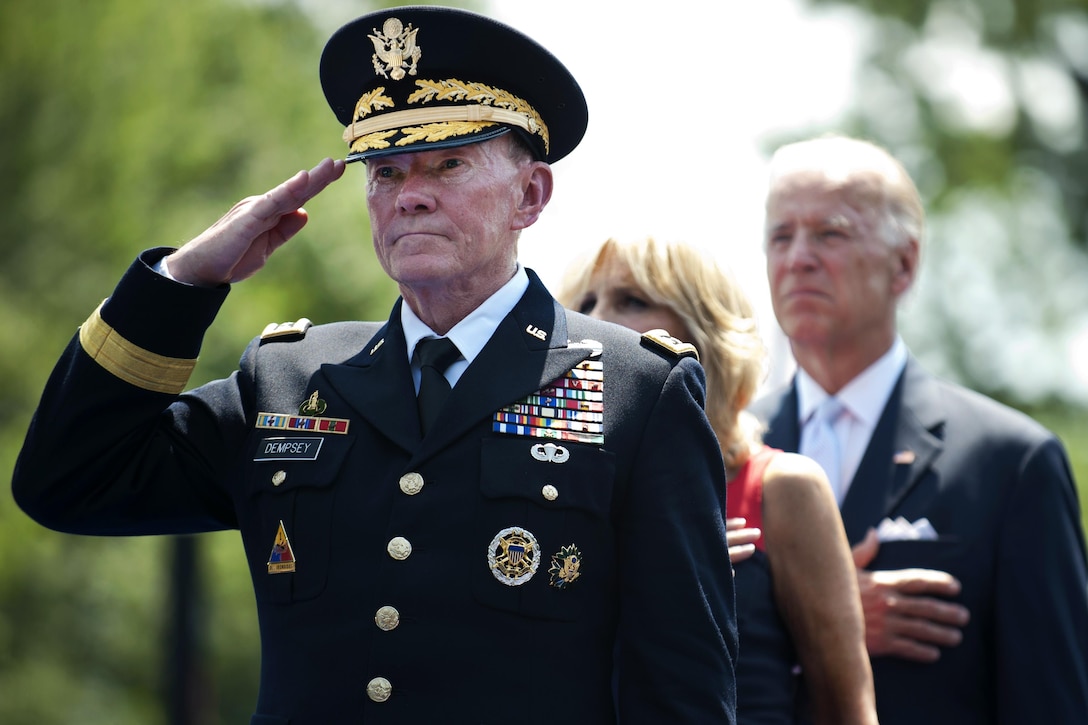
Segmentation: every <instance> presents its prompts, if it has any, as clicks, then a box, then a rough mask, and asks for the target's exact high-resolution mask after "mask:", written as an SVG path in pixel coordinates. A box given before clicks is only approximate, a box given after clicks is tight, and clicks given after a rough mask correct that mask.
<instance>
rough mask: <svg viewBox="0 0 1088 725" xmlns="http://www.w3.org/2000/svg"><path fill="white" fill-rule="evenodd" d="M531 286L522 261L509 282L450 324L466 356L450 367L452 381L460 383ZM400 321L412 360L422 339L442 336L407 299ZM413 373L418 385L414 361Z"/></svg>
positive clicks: (410, 359) (409, 360)
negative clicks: (463, 374)
mask: <svg viewBox="0 0 1088 725" xmlns="http://www.w3.org/2000/svg"><path fill="white" fill-rule="evenodd" d="M528 288H529V275H528V274H526V272H525V268H524V267H522V266H521V265H520V264H519V265H518V268H517V271H516V272H514V276H513V277H511V278H510V281H509V282H507V283H506V284H504V285H503V286H502V287H500V288H499V289H498V290H496V291H495V293H494V294H492V295H491V296H490V297H488V298H487V299H486V300H484V301H483V303H482V304H480V306H479V307H477V308H476V309H475V310H473V311H472V312H470V313H469V314H468V316H467V317H465V319H463V320H461V321H460V322H458V323H457V324H456V325H454V326H453V327H452V328H450V331H449V332H447V333H446V335H445V336H446V337H448V338H449V339H451V340H453V343H454V344H455V345H457V349H458V350H460V351H461V356H462V358H463V359H461V360H458V361H457V362H455V363H453V364H452V365H450V366H449V368H448V369H447V370H446V379H447V380H449V381H450V385H455V384H456V383H457V381H458V380H459V379H460V378H461V374H462V373H463V372H464V371H465V369H466V368H467V367H468V366H469V364H470V363H471V362H472V361H473V360H475V359H476V356H477V355H479V354H480V351H481V350H483V349H484V345H486V344H487V341H488V340H490V339H491V336H492V335H493V334H495V330H496V328H498V326H499V323H500V322H502V320H503V318H505V317H506V316H507V315H508V314H510V311H511V310H513V309H514V306H515V305H516V304H517V303H518V300H520V299H521V297H522V295H524V294H525V290H527V289H528ZM400 324H401V327H402V328H403V329H404V342H405V344H406V347H407V349H408V363H409V364H411V362H412V356H413V355H414V354H415V350H416V344H417V343H419V341H420V340H422V339H423V338H425V337H441V336H440V335H438V334H437V333H436V332H435V331H434V330H432V329H431V328H430V327H428V326H427V325H426V324H425V323H424V322H423V321H422V320H420V319H419V317H418V316H417V315H416V313H415V312H413V311H412V308H411V307H409V306H408V305H407V304H405V303H402V304H401V306H400ZM412 374H413V376H414V377H415V381H416V386H417V388H418V386H419V370H418V369H417V368H416V366H414V365H413V371H412Z"/></svg>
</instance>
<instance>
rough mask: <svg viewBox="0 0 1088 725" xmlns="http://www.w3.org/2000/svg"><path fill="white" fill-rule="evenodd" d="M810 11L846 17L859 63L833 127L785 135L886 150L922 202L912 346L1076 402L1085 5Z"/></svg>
mask: <svg viewBox="0 0 1088 725" xmlns="http://www.w3.org/2000/svg"><path fill="white" fill-rule="evenodd" d="M807 4H809V5H810V6H812V7H813V8H815V9H816V10H817V11H824V12H835V13H840V14H845V15H848V16H850V17H852V19H853V20H854V21H855V24H856V27H858V28H859V32H858V41H859V43H860V44H861V46H862V48H863V51H862V55H863V58H862V63H861V65H860V68H859V70H858V73H857V77H856V79H855V80H856V83H855V94H854V95H855V99H856V100H855V102H854V104H853V107H852V108H851V109H849V112H848V113H847V115H846V117H845V119H843V121H842V122H841V123H839V124H837V125H836V128H835V129H822V128H821V129H802V130H801V131H800V133H799V134H797V135H810V134H812V133H818V132H821V131H825V130H842V131H845V132H847V133H851V134H854V135H860V136H863V137H867V138H871V139H873V140H875V141H877V142H879V143H881V144H883V145H885V146H887V147H888V148H890V149H891V150H892V151H893V152H894V153H895V154H896V155H897V156H899V157H900V158H901V159H903V160H904V162H905V164H906V165H907V167H908V169H909V171H910V172H911V174H912V175H913V176H914V178H915V179H916V180H917V181H918V185H919V188H920V191H921V192H922V195H923V197H924V198H925V200H926V203H927V207H928V209H929V217H930V219H929V220H930V231H929V234H928V240H927V247H926V250H925V253H924V254H923V267H924V269H923V274H922V276H921V279H920V281H919V284H918V285H917V286H916V289H915V290H914V292H913V293H912V296H911V299H910V300H909V304H908V305H907V307H906V308H905V314H904V315H903V330H904V335H905V336H906V337H907V340H908V342H909V343H910V345H911V348H912V350H913V351H914V352H915V353H916V354H918V355H919V356H920V357H922V358H923V359H924V360H925V361H926V362H927V363H928V364H929V365H930V366H931V367H933V368H935V369H936V370H938V371H939V372H941V373H943V374H945V375H947V376H949V377H952V378H956V379H959V380H961V381H963V382H965V383H967V384H969V385H970V386H971V387H974V388H977V389H980V390H982V391H984V392H987V393H989V394H991V395H994V396H996V397H1000V398H1003V399H1005V400H1008V401H1011V402H1014V403H1017V404H1021V405H1027V404H1031V405H1038V404H1043V403H1045V402H1047V401H1056V402H1058V403H1060V404H1063V405H1067V406H1084V405H1088V363H1085V361H1084V360H1083V359H1082V360H1079V361H1078V360H1077V359H1076V353H1075V350H1077V349H1081V348H1084V347H1085V346H1088V312H1085V310H1088V285H1085V284H1084V283H1083V280H1084V278H1085V275H1088V236H1086V225H1085V220H1086V219H1088V215H1086V213H1085V209H1088V147H1086V144H1085V134H1086V132H1088V130H1086V128H1085V124H1084V119H1085V118H1086V114H1085V111H1086V110H1088V102H1086V101H1088V99H1086V95H1085V91H1086V88H1088V51H1086V50H1085V49H1086V48H1088V40H1086V38H1088V2H1085V0H1065V1H1063V2H1056V1H1053V2H1026V1H1025V2H1015V1H1013V0H921V1H919V2H905V1H900V2H871V1H870V0H853V1H851V0H808V3H807ZM782 140H783V139H775V140H774V142H775V144H777V143H779V142H781V141H782ZM1081 357H1082V358H1083V353H1081Z"/></svg>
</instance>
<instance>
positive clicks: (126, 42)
mask: <svg viewBox="0 0 1088 725" xmlns="http://www.w3.org/2000/svg"><path fill="white" fill-rule="evenodd" d="M364 10H365V8H360V7H352V8H345V11H346V12H350V13H358V12H363V11H364ZM326 34H327V31H326V29H321V30H315V28H314V27H313V24H312V22H311V19H310V17H308V16H306V15H305V14H303V12H302V11H301V10H300V9H299V8H298V7H296V6H295V5H294V4H293V3H290V2H260V3H237V2H235V3H232V2H226V1H224V0H218V1H217V0H187V1H186V2H184V3H148V2H143V1H142V0H97V1H96V2H93V3H89V2H61V1H60V0H38V1H37V2H8V3H2V4H0V137H2V138H3V142H2V143H0V170H2V173H0V195H2V198H3V199H4V202H5V203H4V213H3V214H0V245H2V247H0V248H2V250H3V256H4V264H3V265H0V315H2V318H3V319H4V320H5V323H4V324H3V325H0V349H3V350H4V354H3V355H0V398H2V400H3V401H4V405H2V406H0V465H2V467H3V470H6V471H9V472H10V471H11V470H12V468H13V467H14V464H15V456H16V454H17V451H18V447H19V446H20V444H21V443H22V436H23V434H24V432H25V430H26V426H27V424H28V422H29V419H30V416H31V414H32V412H33V410H34V407H35V405H36V402H37V398H38V395H39V394H40V392H41V389H42V387H43V385H44V383H45V380H46V377H47V376H48V374H49V372H50V370H51V368H52V365H53V363H54V361H55V360H56V358H57V356H58V355H59V354H60V352H61V350H62V349H63V348H64V346H65V345H66V344H67V343H68V340H69V339H70V338H71V336H72V334H73V332H74V331H75V330H76V328H77V326H78V325H79V324H81V323H82V321H83V320H84V319H86V317H87V316H88V314H90V312H91V311H92V310H93V309H94V308H95V306H96V305H97V304H98V303H99V302H101V301H102V299H103V298H105V297H106V296H108V295H109V294H110V292H111V290H112V287H113V285H114V284H115V282H116V280H117V279H118V278H119V276H120V274H121V273H122V272H123V271H124V269H125V268H126V267H127V266H128V265H129V264H130V262H131V260H132V259H133V258H134V257H135V255H136V254H137V253H138V252H139V251H141V250H142V249H145V248H148V247H153V246H159V245H168V246H169V245H178V244H180V243H182V242H184V241H185V240H186V239H188V238H190V237H192V236H193V235H194V234H196V233H197V232H199V231H200V230H201V229H203V228H204V227H206V226H207V225H208V224H210V223H211V222H212V221H214V220H215V219H216V218H218V217H219V216H220V215H222V214H223V213H224V212H226V211H227V209H228V208H229V207H230V205H231V204H233V203H234V202H235V201H236V200H238V199H240V198H242V197H244V196H247V195H250V194H256V193H262V192H264V191H265V190H266V189H267V188H269V187H270V186H272V185H274V184H276V183H278V182H279V181H281V180H282V179H285V178H287V177H288V176H290V175H292V174H293V173H294V172H296V171H297V170H298V169H301V168H309V167H311V166H313V165H315V164H316V163H317V162H318V161H320V160H321V158H323V157H325V156H335V155H341V154H343V153H344V150H345V149H344V147H343V143H342V141H341V140H340V132H341V130H342V129H341V126H340V125H339V124H338V122H337V121H336V119H335V118H334V117H333V115H332V113H331V112H330V111H329V110H328V107H327V106H326V104H325V101H324V97H323V95H322V92H321V89H320V85H319V83H318V77H317V66H318V58H319V55H320V51H321V47H322V44H323V42H324V39H325V37H326ZM307 209H308V211H309V213H310V223H309V225H308V226H307V227H306V229H304V230H303V232H302V233H301V234H300V235H299V236H298V237H296V239H295V240H293V241H292V242H291V244H290V245H289V246H288V247H287V248H285V249H284V250H282V251H281V252H279V253H278V254H277V255H276V256H275V257H273V258H272V260H271V262H270V264H269V265H268V267H267V268H266V269H265V270H264V271H263V272H262V274H260V275H258V276H257V277H255V278H254V279H252V280H249V281H247V282H245V283H243V284H240V285H236V286H235V288H234V289H233V290H232V292H231V295H230V297H229V298H228V300H227V303H226V305H225V308H224V310H223V314H222V315H221V316H220V319H219V320H218V321H217V322H216V325H215V326H214V327H213V328H212V330H211V332H210V333H209V336H208V338H207V340H206V341H205V345H204V349H203V351H202V358H201V362H200V365H199V366H198V368H197V371H196V373H195V375H194V378H193V381H192V383H193V384H194V385H195V384H197V383H200V382H203V381H205V380H207V379H210V378H213V377H219V376H222V375H224V374H226V373H228V372H229V371H230V370H232V369H233V368H234V366H235V365H236V363H237V359H238V356H239V355H240V353H241V351H242V349H243V347H244V346H245V344H246V342H247V341H248V340H249V339H251V338H252V337H253V336H254V335H256V334H258V333H259V332H260V331H261V329H262V328H263V327H264V326H265V324H266V323H268V322H281V321H284V320H293V319H297V318H299V317H309V318H310V319H312V320H313V321H314V322H317V323H320V322H326V321H331V320H334V319H343V318H362V319H380V318H384V317H385V316H386V315H387V314H388V310H389V307H390V305H391V304H392V302H393V300H394V299H395V295H396V290H395V287H394V286H393V285H392V283H390V282H389V281H388V280H387V279H386V277H385V276H384V275H383V274H382V272H381V270H380V269H379V267H378V265H377V264H376V262H375V261H374V257H373V252H372V251H371V249H370V241H369V236H370V235H369V228H368V221H367V219H366V212H365V197H364V185H363V173H362V169H361V167H352V168H349V170H348V172H347V174H346V176H345V178H344V179H342V180H341V181H340V182H339V183H338V184H336V185H334V186H333V187H331V188H330V189H328V190H327V191H326V192H325V193H324V194H322V195H321V196H319V197H318V198H316V199H314V200H313V201H312V202H311V203H310V204H308V205H307ZM162 324H163V325H165V326H169V325H170V324H172V321H171V319H170V318H169V317H168V316H167V317H164V319H163V320H162ZM103 424H108V419H107V418H105V417H104V419H103ZM0 541H2V542H3V545H4V548H5V549H6V550H7V551H8V552H9V556H8V557H6V559H7V565H6V566H5V567H3V568H2V569H0V722H4V723H8V724H10V725H23V724H27V725H30V724H33V725H50V724H51V723H73V722H79V723H83V724H85V725H94V724H96V723H110V725H126V724H128V723H132V724H133V725H136V724H139V725H149V724H150V725H154V723H162V722H166V714H165V712H164V705H163V703H164V701H165V700H166V692H167V688H168V684H169V683H167V682H165V681H164V676H163V671H164V670H163V662H164V660H165V658H166V653H165V652H164V647H163V641H164V634H165V632H166V630H167V629H168V625H169V622H168V621H166V620H167V618H168V617H169V616H170V606H169V604H170V603H169V601H167V595H166V592H167V582H168V580H169V577H170V571H171V561H172V558H171V557H172V545H173V540H171V539H165V538H161V539H156V538H141V539H129V540H126V539H95V538H86V537H72V536H65V535H61V534H55V533H52V532H49V531H45V530H43V529H41V528H40V527H38V526H37V525H36V524H34V523H33V522H31V521H30V520H29V519H27V518H26V517H25V516H24V515H23V514H22V513H21V512H19V511H18V510H17V509H16V507H15V505H14V503H13V502H12V500H11V495H10V489H9V488H8V487H7V486H4V487H3V488H2V489H0ZM199 556H200V561H201V562H202V563H203V566H204V567H205V569H206V571H207V576H206V577H205V582H206V583H205V585H204V589H205V594H206V596H205V598H204V599H203V606H204V608H205V611H206V612H207V613H208V615H209V616H208V618H207V622H208V625H207V626H208V629H207V630H206V631H205V632H204V634H205V643H206V646H207V647H208V648H209V650H210V652H211V654H212V657H211V658H210V660H209V661H210V662H211V665H209V666H210V667H211V668H212V669H211V671H209V672H207V673H205V678H206V681H207V682H208V685H209V692H208V693H207V696H208V700H209V702H210V703H211V704H210V705H209V711H208V712H207V718H206V719H204V720H203V722H208V723H214V722H219V721H221V722H231V723H234V722H246V721H247V719H248V716H249V713H250V712H251V711H252V705H253V701H254V698H255V695H256V685H255V683H256V677H257V663H258V661H259V652H258V643H257V639H256V620H255V606H254V603H253V593H252V589H251V586H250V583H249V577H248V572H247V569H246V567H245V562H244V557H243V554H242V549H241V545H240V541H239V537H238V534H237V532H224V533H222V534H215V535H211V536H208V537H201V548H200V549H199ZM300 666H304V663H300Z"/></svg>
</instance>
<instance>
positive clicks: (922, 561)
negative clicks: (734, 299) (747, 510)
mask: <svg viewBox="0 0 1088 725" xmlns="http://www.w3.org/2000/svg"><path fill="white" fill-rule="evenodd" d="M753 410H754V412H755V413H756V414H757V415H759V417H760V418H762V419H763V420H764V421H765V422H766V423H768V424H769V426H770V428H769V430H768V432H767V435H766V437H765V440H766V442H767V444H768V445H772V446H775V447H778V448H783V449H785V450H788V451H796V450H797V448H798V444H799V441H800V428H799V425H798V420H797V393H796V387H795V386H790V387H789V388H787V389H785V390H783V391H780V392H778V393H776V394H774V395H771V396H768V397H766V398H764V399H762V400H760V401H758V402H757V404H756V405H755V406H754V407H753ZM899 516H902V517H903V518H905V519H906V520H907V521H908V522H915V521H917V520H919V519H920V518H923V517H925V518H927V519H929V521H930V523H931V524H932V525H933V528H934V529H936V531H937V535H938V536H937V539H936V540H915V541H890V542H884V543H882V544H881V546H880V551H879V554H878V555H877V558H876V560H875V561H874V562H873V564H872V566H871V567H870V568H871V569H903V568H909V567H921V568H929V569H939V570H942V571H947V572H949V573H951V574H952V575H953V576H955V577H956V578H957V579H959V581H960V582H961V583H962V585H963V589H962V592H961V594H960V596H959V597H957V601H958V602H960V603H961V604H963V605H964V606H966V607H967V608H968V609H969V610H970V612H971V620H970V622H969V623H968V625H967V626H966V627H965V628H964V630H963V641H962V642H961V643H960V644H959V645H958V646H955V647H949V648H944V649H942V651H941V658H940V660H938V661H937V662H936V663H933V664H922V663H915V662H909V661H907V660H903V659H899V658H892V657H876V658H874V659H873V677H874V681H875V685H876V704H877V711H878V715H879V717H880V722H881V725H899V724H900V723H901V724H902V725H908V724H909V725H916V724H917V723H927V725H943V724H945V723H947V724H948V725H975V724H977V725H983V724H986V725H994V724H1008V725H1013V724H1016V725H1025V724H1029V723H1077V722H1083V723H1088V568H1086V564H1085V543H1084V533H1083V530H1082V528H1081V523H1080V509H1079V506H1078V503H1077V492H1076V488H1075V487H1074V485H1073V480H1072V474H1071V473H1070V470H1069V462H1068V459H1067V458H1066V455H1065V451H1064V450H1063V448H1062V446H1061V444H1060V442H1059V441H1058V440H1057V439H1056V438H1055V437H1054V436H1053V435H1052V434H1051V433H1049V432H1048V431H1046V430H1045V429H1044V428H1043V427H1042V426H1040V425H1038V424H1037V423H1036V422H1034V421H1033V420H1031V419H1030V418H1028V417H1027V416H1024V415H1022V414H1020V413H1018V412H1016V411H1013V410H1012V409H1010V408H1007V407H1005V406H1002V405H1000V404H998V403H996V402H994V401H992V400H990V399H988V398H985V397H983V396H981V395H978V394H976V393H973V392H971V391H969V390H966V389H964V388H962V387H959V386H956V385H952V384H949V383H947V382H944V381H942V380H939V379H937V378H935V377H933V376H932V375H929V374H927V373H926V372H925V371H924V370H923V369H922V368H921V366H920V365H919V364H918V363H917V361H915V360H914V359H913V358H912V359H909V360H908V362H907V366H906V369H905V371H904V372H903V375H902V376H901V378H900V380H899V381H898V383H897V384H896V386H895V389H894V390H893V392H892V395H891V398H890V399H889V401H888V404H887V407H886V408H885V410H884V412H883V414H882V415H881V418H880V421H879V422H878V423H877V426H876V429H875V430H874V431H873V437H872V440H871V441H870V443H869V447H868V449H867V450H866V451H865V454H864V456H863V457H862V461H861V464H860V465H859V467H858V471H857V474H856V475H855V476H854V479H853V482H852V483H851V486H850V489H849V490H848V492H847V495H846V498H845V499H844V500H843V503H842V518H843V523H844V524H845V527H846V533H847V536H848V537H849V539H850V542H851V544H856V543H857V542H858V541H859V540H861V539H862V538H863V537H864V536H865V533H866V531H867V530H868V529H869V528H870V527H876V526H877V525H878V524H879V523H880V521H881V520H882V519H884V518H885V517H890V518H892V519H893V520H894V519H895V518H897V517H899Z"/></svg>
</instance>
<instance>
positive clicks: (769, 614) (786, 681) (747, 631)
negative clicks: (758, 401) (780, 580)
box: [726, 446, 800, 725]
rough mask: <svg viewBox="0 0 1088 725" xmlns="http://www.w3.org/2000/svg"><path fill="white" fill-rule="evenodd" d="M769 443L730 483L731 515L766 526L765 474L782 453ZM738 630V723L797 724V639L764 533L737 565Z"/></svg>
mask: <svg viewBox="0 0 1088 725" xmlns="http://www.w3.org/2000/svg"><path fill="white" fill-rule="evenodd" d="M779 453H781V451H780V450H778V449H776V448H770V447H768V446H763V448H761V449H760V450H759V451H758V452H757V453H756V454H755V455H753V456H752V457H751V458H750V459H748V462H747V463H745V464H744V465H743V466H742V467H741V469H740V470H739V471H738V472H737V475H736V477H734V478H733V479H732V480H730V481H729V484H728V489H727V495H726V513H727V515H728V516H729V517H730V518H734V517H738V516H741V517H744V518H745V519H747V524H746V525H747V526H750V527H752V526H755V527H758V528H760V529H762V528H763V473H764V471H766V469H767V464H769V463H770V462H771V459H773V458H774V457H775V456H776V455H777V454H779ZM735 570H736V576H735V578H734V585H735V588H736V596H737V629H738V631H739V633H740V654H739V656H738V658H737V725H794V723H795V722H797V719H796V709H797V707H798V699H797V698H798V687H799V685H800V683H799V681H798V678H797V676H796V674H795V670H794V667H795V665H796V663H797V653H796V650H795V649H794V646H793V639H792V637H790V633H789V631H788V630H787V629H786V625H785V622H783V620H782V615H781V613H780V612H779V610H778V603H777V602H776V601H775V598H774V582H773V580H772V577H771V570H770V565H769V562H768V560H767V553H766V549H765V548H764V542H763V537H762V536H760V538H759V540H758V541H757V542H756V551H755V553H754V554H752V556H751V557H749V558H748V559H746V560H744V561H741V562H738V563H737V564H736V565H735Z"/></svg>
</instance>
